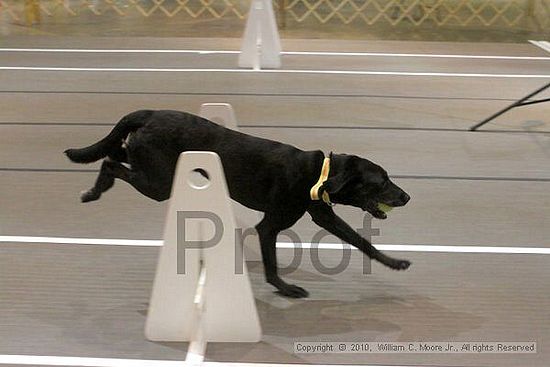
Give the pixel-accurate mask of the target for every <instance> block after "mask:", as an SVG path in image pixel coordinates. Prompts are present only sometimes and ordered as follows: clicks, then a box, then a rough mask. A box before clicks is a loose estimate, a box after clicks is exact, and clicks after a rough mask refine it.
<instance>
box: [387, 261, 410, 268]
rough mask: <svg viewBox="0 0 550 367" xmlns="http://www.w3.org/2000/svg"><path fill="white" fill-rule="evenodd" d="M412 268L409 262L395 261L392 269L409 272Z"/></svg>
mask: <svg viewBox="0 0 550 367" xmlns="http://www.w3.org/2000/svg"><path fill="white" fill-rule="evenodd" d="M409 266H411V262H410V261H408V260H394V261H393V262H392V264H391V265H390V267H391V268H392V269H394V270H407V269H408V268H409Z"/></svg>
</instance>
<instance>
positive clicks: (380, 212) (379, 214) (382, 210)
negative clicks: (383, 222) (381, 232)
mask: <svg viewBox="0 0 550 367" xmlns="http://www.w3.org/2000/svg"><path fill="white" fill-rule="evenodd" d="M392 209H393V207H392V206H390V205H388V204H384V203H376V204H375V203H367V205H365V207H364V208H363V210H366V211H368V212H369V213H370V214H371V215H372V216H373V217H375V218H376V219H386V218H387V217H388V213H389V212H390V211H391V210H392Z"/></svg>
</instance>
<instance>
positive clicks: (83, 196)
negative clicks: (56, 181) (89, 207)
mask: <svg viewBox="0 0 550 367" xmlns="http://www.w3.org/2000/svg"><path fill="white" fill-rule="evenodd" d="M100 196H101V194H99V193H98V192H96V191H95V190H94V189H90V190H88V191H82V192H81V193H80V201H81V202H83V203H87V202H89V201H94V200H97V199H99V197H100Z"/></svg>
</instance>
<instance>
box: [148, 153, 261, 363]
mask: <svg viewBox="0 0 550 367" xmlns="http://www.w3.org/2000/svg"><path fill="white" fill-rule="evenodd" d="M195 169H201V170H204V171H205V172H207V174H208V176H209V180H208V181H207V182H206V183H205V184H204V185H202V186H201V185H198V184H196V183H193V181H191V180H192V179H193V177H194V176H193V174H192V173H193V171H194V170H195ZM178 217H179V219H178ZM216 218H218V219H216ZM178 227H179V228H178ZM235 227H236V226H235V218H234V215H233V209H232V205H231V201H230V199H229V196H228V191H227V185H226V182H225V177H224V173H223V169H222V165H221V161H220V158H219V157H218V155H217V154H216V153H213V152H184V153H182V154H181V155H180V158H179V160H178V164H177V169H176V175H175V179H174V184H173V187H172V196H171V199H170V204H169V208H168V213H167V216H166V223H165V230H164V246H163V247H162V249H161V253H160V257H159V261H158V266H157V272H156V276H155V281H154V286H153V291H152V296H151V302H150V305H149V313H148V316H147V322H146V326H145V334H146V337H147V338H148V339H150V340H153V341H190V342H191V344H190V346H189V352H188V362H190V363H193V362H200V361H202V356H203V355H204V349H205V346H206V342H209V341H212V342H257V341H259V340H260V339H261V327H260V321H259V317H258V313H257V310H256V304H255V302H254V297H253V294H252V289H251V286H250V281H249V279H248V272H247V268H246V264H245V262H244V256H242V255H243V254H242V247H241V246H239V245H238V244H236V239H235V237H236V234H235ZM213 243H215V245H213ZM178 272H179V274H178Z"/></svg>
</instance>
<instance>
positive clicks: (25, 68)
mask: <svg viewBox="0 0 550 367" xmlns="http://www.w3.org/2000/svg"><path fill="white" fill-rule="evenodd" d="M0 70H11V71H61V72H63V71H69V72H70V71H73V72H146V73H248V74H250V73H261V74H327V75H385V76H421V77H424V76H431V77H459V78H528V79H532V78H539V79H550V74H489V73H429V72H408V71H358V70H292V69H289V70H277V69H262V70H252V69H181V68H76V67H49V66H0Z"/></svg>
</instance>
